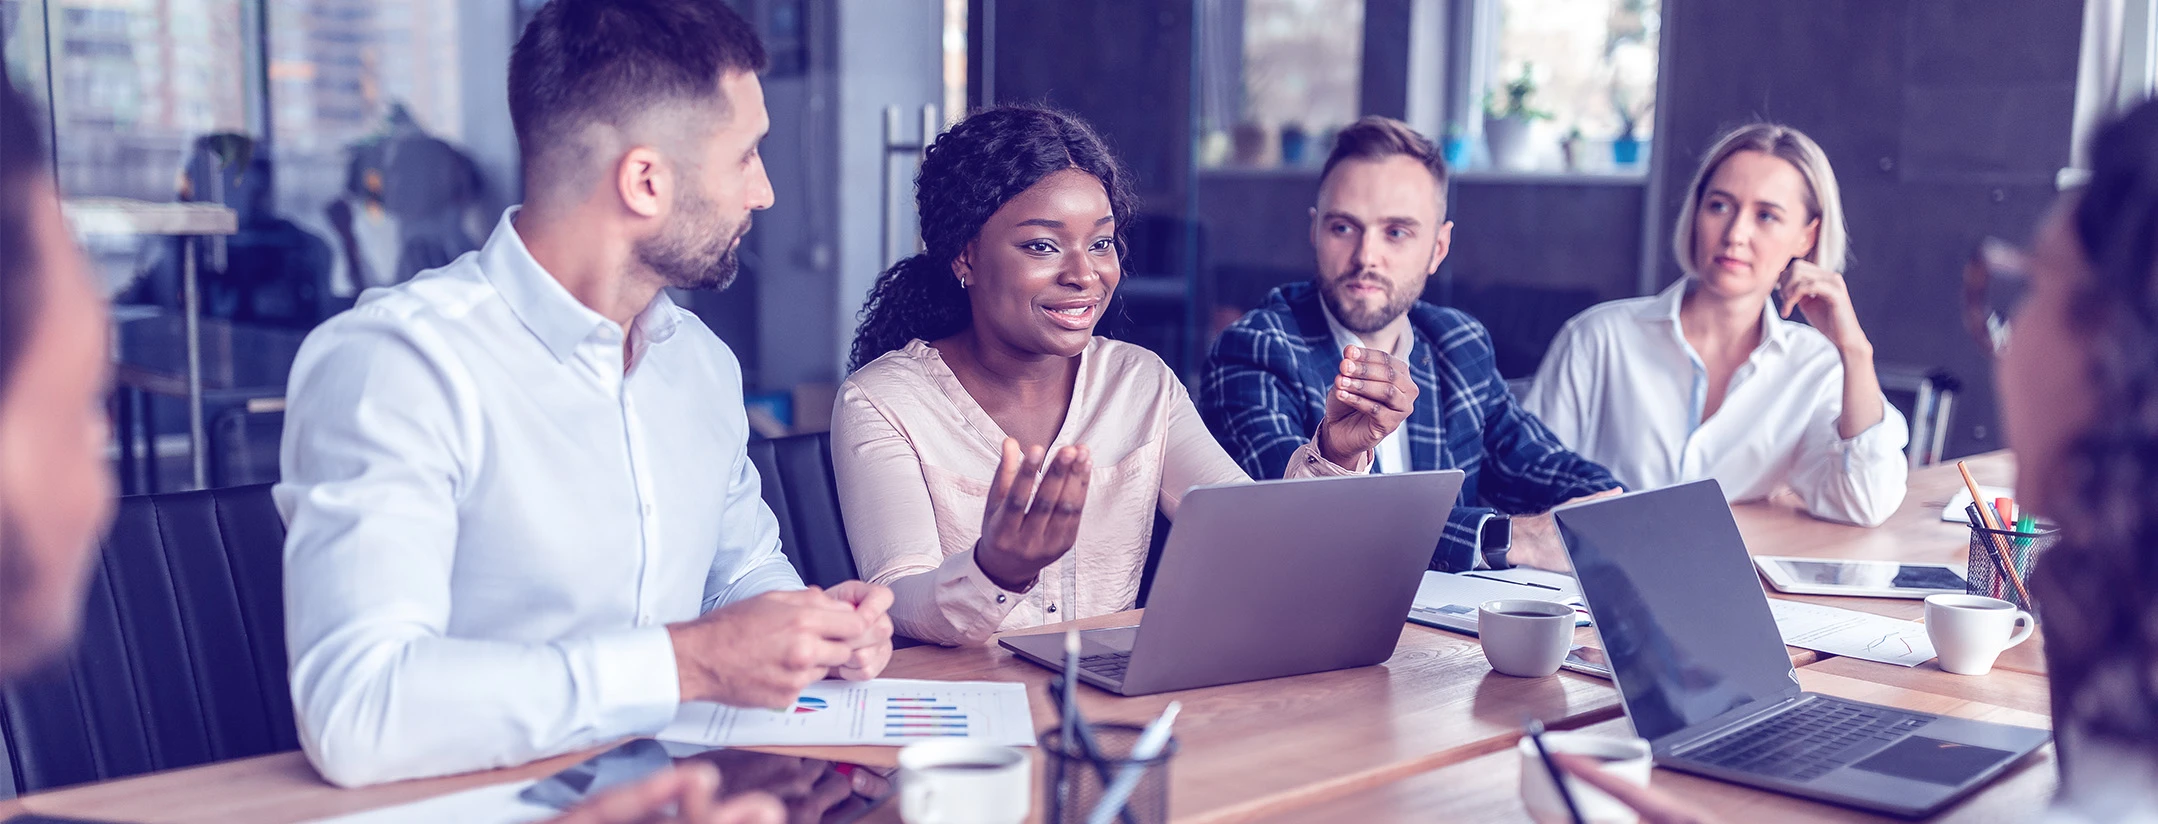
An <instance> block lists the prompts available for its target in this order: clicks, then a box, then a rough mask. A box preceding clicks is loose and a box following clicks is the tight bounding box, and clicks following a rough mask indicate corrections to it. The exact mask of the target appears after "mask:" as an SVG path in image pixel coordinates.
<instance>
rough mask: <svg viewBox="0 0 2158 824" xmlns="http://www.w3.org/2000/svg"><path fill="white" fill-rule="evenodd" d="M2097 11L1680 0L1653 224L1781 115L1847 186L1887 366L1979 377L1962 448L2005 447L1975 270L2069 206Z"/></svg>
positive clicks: (1958, 444)
mask: <svg viewBox="0 0 2158 824" xmlns="http://www.w3.org/2000/svg"><path fill="white" fill-rule="evenodd" d="M2082 15H2083V4H2082V3H2081V2H2077V1H2076V0H2046V1H2045V2H2030V0H1791V1H1790V2H1772V3H1730V2H1722V0H1665V3H1664V29H1663V36H1664V37H1665V38H1667V40H1668V42H1669V43H1670V44H1671V45H1670V48H1669V49H1668V50H1667V51H1666V62H1665V65H1664V67H1663V71H1664V73H1665V77H1666V81H1667V83H1666V86H1665V92H1664V97H1663V100H1662V105H1661V111H1660V112H1659V120H1658V123H1657V133H1656V139H1657V141H1658V142H1659V143H1664V144H1665V145H1666V147H1667V152H1666V157H1667V162H1666V163H1665V165H1664V166H1663V167H1662V168H1661V169H1660V170H1658V172H1657V174H1658V175H1659V176H1660V178H1661V182H1662V190H1661V191H1662V197H1661V198H1660V203H1659V204H1658V205H1657V209H1656V211H1657V214H1655V215H1654V216H1653V217H1652V219H1653V220H1654V221H1655V225H1657V226H1660V227H1668V226H1669V225H1670V223H1671V219H1672V215H1673V214H1675V212H1676V211H1677V209H1678V208H1679V204H1680V201H1681V200H1682V199H1683V198H1684V197H1685V186H1686V184H1687V183H1688V182H1689V181H1690V179H1691V176H1692V174H1693V169H1694V165H1695V164H1696V163H1698V162H1699V154H1700V153H1701V152H1702V151H1703V150H1705V149H1706V148H1707V146H1708V143H1709V142H1710V140H1712V139H1713V137H1714V135H1715V134H1716V133H1717V132H1718V131H1720V130H1721V129H1723V128H1726V127H1728V126H1729V125H1732V124H1735V123H1739V122H1743V121H1746V120H1749V119H1753V118H1767V119H1771V120H1777V121H1781V122H1784V123H1788V124H1790V125H1792V126H1796V127H1798V128H1799V129H1801V130H1803V131H1805V132H1806V133H1807V134H1810V135H1812V136H1813V137H1814V139H1815V140H1816V141H1818V142H1819V143H1820V144H1821V146H1822V148H1823V149H1824V150H1826V151H1827V153H1828V156H1829V159H1830V161H1831V162H1832V163H1833V164H1834V165H1835V167H1836V172H1837V179H1838V182H1839V183H1841V184H1842V187H1843V203H1844V208H1845V210H1846V212H1847V213H1848V214H1849V222H1850V225H1851V250H1852V254H1853V260H1852V263H1851V264H1850V266H1849V272H1847V273H1846V274H1847V275H1848V276H1849V279H1850V283H1851V290H1852V298H1853V300H1854V302H1855V303H1856V304H1857V306H1858V313H1859V318H1860V320H1861V322H1862V323H1863V324H1864V325H1865V327H1866V330H1867V333H1868V335H1869V336H1870V337H1871V338H1872V340H1873V342H1874V346H1875V351H1876V357H1877V360H1878V361H1879V362H1880V363H1882V364H1884V365H1890V364H1900V365H1911V366H1919V367H1945V368H1947V369H1949V370H1950V371H1951V372H1953V373H1954V374H1955V375H1956V376H1957V377H1958V378H1960V379H1961V380H1962V382H1963V385H1964V393H1963V395H1962V396H1961V397H1960V398H1959V400H1958V407H1957V418H1958V420H1957V422H1956V428H1955V431H1954V432H1953V433H1951V437H1950V441H1949V447H1948V450H1949V454H1951V455H1961V454H1967V453H1971V452H1977V451H1982V450H1987V449H1995V448H1998V447H1999V446H2000V445H2001V443H2000V433H1999V432H1998V431H1997V427H1996V426H1995V424H1994V420H1995V418H1994V412H1993V385H1992V374H1991V367H1990V365H1989V363H1988V360H1987V358H1986V357H1985V355H1984V353H1983V352H1982V351H1981V350H1980V349H1979V348H1978V346H1977V344H1976V343H1975V342H1974V341H1972V340H1971V338H1970V337H1969V336H1968V335H1966V334H1965V333H1964V331H1963V327H1962V323H1961V320H1960V315H1959V308H1958V307H1959V303H1958V301H1959V300H1960V292H1959V289H1960V283H1961V280H1960V278H1961V271H1962V264H1963V261H1964V260H1965V259H1966V258H1967V257H1968V256H1969V254H1970V252H1971V250H1972V249H1973V248H1974V247H1975V246H1976V245H1977V243H1978V242H1979V240H1980V239H1981V238H1983V237H1985V236H1987V235H1997V236H2000V237H2002V238H2006V239H2010V240H2015V241H2023V240H2026V239H2028V237H2029V235H2030V232H2031V229H2032V228H2033V226H2034V225H2035V224H2036V222H2037V220H2038V219H2039V218H2040V217H2041V216H2042V215H2043V214H2044V212H2045V210H2046V208H2047V207H2048V205H2049V204H2050V203H2051V201H2052V200H2053V197H2054V186H2053V179H2054V174H2055V172H2056V171H2057V170H2059V169H2060V168H2061V167H2063V166H2065V165H2067V162H2068V143H2069V134H2070V118H2071V109H2072V106H2073V100H2074V95H2075V79H2076V61H2077V46H2078V41H2079V38H2080V34H2081V27H2082ZM1734 44H1742V45H1743V47H1742V48H1734V47H1733V46H1734ZM1664 231H1666V232H1667V231H1668V229H1667V228H1666V229H1664ZM1655 260H1656V272H1655V274H1656V276H1657V282H1658V283H1659V284H1661V283H1668V282H1669V281H1670V280H1671V279H1672V278H1675V277H1677V276H1678V267H1677V264H1676V263H1675V262H1674V261H1673V260H1672V259H1671V254H1670V251H1669V250H1668V248H1665V244H1663V243H1659V244H1658V245H1657V255H1656V258H1655Z"/></svg>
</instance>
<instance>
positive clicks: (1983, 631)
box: [1926, 595, 2038, 675]
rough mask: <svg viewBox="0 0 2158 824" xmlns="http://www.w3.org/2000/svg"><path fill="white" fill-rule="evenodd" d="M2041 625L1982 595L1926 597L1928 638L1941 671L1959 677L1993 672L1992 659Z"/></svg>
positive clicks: (2012, 606) (2024, 638)
mask: <svg viewBox="0 0 2158 824" xmlns="http://www.w3.org/2000/svg"><path fill="white" fill-rule="evenodd" d="M2037 626H2038V621H2037V619H2034V618H2032V617H2031V614H2030V613H2028V612H2024V611H2023V610H2020V609H2016V605H2015V604H2012V603H2009V602H2007V601H2003V600H2001V599H1999V598H1987V597H1985V596H1983V595H1928V596H1926V637H1927V638H1930V639H1932V640H1933V652H1934V654H1935V655H1938V656H1940V661H1941V669H1944V670H1947V671H1949V672H1953V673H1956V674H1958V675H1984V674H1986V673H1988V672H1992V671H1993V659H1995V658H1999V657H2001V652H2002V651H2003V650H2006V649H2008V648H2009V647H2013V646H2015V645H2017V644H2020V643H2023V642H2024V641H2025V640H2028V639H2029V638H2030V637H2031V630H2033V629H2035V628H2037Z"/></svg>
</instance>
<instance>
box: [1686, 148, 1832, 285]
mask: <svg viewBox="0 0 2158 824" xmlns="http://www.w3.org/2000/svg"><path fill="white" fill-rule="evenodd" d="M1739 152H1760V153H1762V154H1766V155H1769V156H1772V157H1779V158H1782V159H1783V160H1784V162H1786V163H1789V164H1791V165H1792V166H1793V167H1794V168H1796V169H1798V176H1799V177H1801V178H1804V179H1805V181H1806V210H1807V212H1809V213H1810V214H1809V218H1810V219H1812V220H1817V221H1820V229H1819V231H1818V232H1817V233H1816V234H1815V235H1814V240H1813V251H1811V252H1808V253H1806V255H1805V259H1806V260H1807V261H1808V262H1811V263H1812V264H1814V265H1815V266H1819V267H1821V268H1823V269H1827V270H1829V271H1831V272H1838V273H1840V272H1842V271H1843V267H1844V264H1845V263H1847V262H1848V260H1849V258H1848V252H1847V245H1846V244H1847V243H1848V242H1849V237H1850V235H1849V230H1848V229H1847V228H1846V227H1845V226H1844V223H1843V197H1842V195H1841V194H1840V193H1839V192H1838V190H1837V188H1836V170H1834V169H1832V168H1829V165H1828V155H1827V154H1826V153H1824V152H1822V151H1821V146H1820V144H1817V143H1814V142H1813V138H1810V137H1807V136H1806V134H1805V133H1804V132H1801V131H1799V130H1797V129H1793V128H1791V127H1789V126H1785V125H1782V124H1778V123H1749V124H1747V125H1744V126H1740V127H1738V128H1735V129H1732V130H1730V131H1728V132H1725V133H1724V134H1723V136H1722V137H1719V138H1717V139H1716V144H1715V145H1714V146H1711V147H1709V150H1708V154H1707V155H1705V156H1703V157H1702V158H1701V168H1700V170H1698V171H1696V172H1694V173H1693V185H1692V186H1689V187H1687V189H1686V205H1685V206H1684V207H1682V208H1680V209H1679V212H1678V226H1677V227H1675V228H1674V229H1673V231H1672V232H1671V250H1672V251H1674V252H1677V253H1678V265H1679V268H1680V269H1682V270H1684V271H1685V272H1686V275H1687V276H1688V277H1692V276H1694V275H1696V274H1699V273H1697V272H1695V271H1694V260H1693V256H1694V236H1693V235H1694V226H1693V216H1694V213H1695V212H1697V211H1699V210H1700V208H1701V196H1702V195H1703V194H1704V190H1705V189H1707V188H1708V180H1709V178H1710V177H1713V176H1715V174H1716V169H1717V167H1719V166H1722V165H1723V162H1724V161H1725V160H1729V159H1730V157H1731V156H1732V155H1735V154H1738V153H1739Z"/></svg>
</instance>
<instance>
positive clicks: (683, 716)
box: [657, 678, 1034, 747]
mask: <svg viewBox="0 0 2158 824" xmlns="http://www.w3.org/2000/svg"><path fill="white" fill-rule="evenodd" d="M657 737H658V738H659V739H660V740H662V741H676V742H681V743H685V744H702V745H706V746H712V747H752V746H771V747H778V746H798V747H821V746H834V747H839V746H853V745H864V744H866V745H872V746H893V747H897V746H904V745H907V744H912V743H914V742H916V741H921V740H924V739H928V738H967V739H972V740H975V741H984V742H988V743H991V744H1003V745H1007V746H1019V747H1031V746H1034V713H1033V711H1032V710H1031V709H1030V708H1028V706H1027V688H1026V685H1025V684H1018V683H1001V682H994V681H909V680H903V679H897V678H884V679H878V680H874V681H819V682H817V683H814V684H811V685H809V688H808V689H806V690H803V691H802V695H801V697H799V698H796V699H795V701H794V706H793V708H791V709H789V710H787V711H785V712H781V711H777V710H763V709H741V708H737V707H727V706H721V705H719V704H708V703H703V702H690V703H686V704H683V705H682V708H681V710H680V711H678V712H677V713H675V716H674V723H673V724H669V725H668V726H667V728H666V729H665V730H661V731H660V733H659V735H658V736H657Z"/></svg>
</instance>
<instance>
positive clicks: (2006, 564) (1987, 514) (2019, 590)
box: [1956, 461, 2031, 608]
mask: <svg viewBox="0 0 2158 824" xmlns="http://www.w3.org/2000/svg"><path fill="white" fill-rule="evenodd" d="M1956 471H1957V472H1961V473H1963V485H1964V486H1967V487H1970V490H1971V501H1972V502H1974V503H1978V520H1979V522H1981V523H1983V524H1984V525H1985V527H1986V529H1988V530H1996V531H1997V530H1999V529H2000V528H2001V526H2000V525H1999V524H1996V523H1994V522H1993V513H1992V511H1991V510H1989V509H1987V508H1986V505H1985V504H1984V503H1979V502H1982V501H1984V500H1985V499H1986V496H1984V495H1981V494H1979V492H1978V481H1977V480H1975V479H1973V478H1972V477H1971V468H1970V467H1969V466H1968V465H1965V464H1964V462H1962V461H1957V462H1956ZM1986 548H1988V549H1991V550H1993V560H1995V561H1997V562H1999V563H2000V566H2001V571H2002V572H2004V573H2006V574H2007V575H2008V585H2009V586H2012V587H2015V589H2016V597H2017V598H2021V599H2022V600H2023V606H2024V607H2026V608H2028V607H2029V606H2030V605H2031V591H2030V590H2028V589H2025V588H2024V587H2023V573H2021V572H2018V571H2017V570H2016V562H2015V561H2014V560H2013V559H2011V558H2010V557H2009V555H2008V548H2007V547H2005V546H2002V545H2001V536H1999V535H1995V534H1993V533H1992V532H1987V533H1986Z"/></svg>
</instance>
